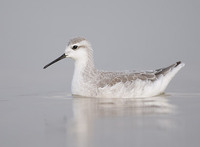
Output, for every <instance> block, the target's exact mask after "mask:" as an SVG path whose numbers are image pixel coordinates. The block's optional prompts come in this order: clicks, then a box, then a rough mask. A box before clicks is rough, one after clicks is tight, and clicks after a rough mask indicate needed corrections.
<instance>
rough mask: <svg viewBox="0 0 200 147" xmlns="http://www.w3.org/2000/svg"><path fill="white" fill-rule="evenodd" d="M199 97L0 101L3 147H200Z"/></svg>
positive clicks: (62, 97)
mask: <svg viewBox="0 0 200 147" xmlns="http://www.w3.org/2000/svg"><path fill="white" fill-rule="evenodd" d="M199 98H200V94H198V93H193V94H183V93H182V94H179V93H167V94H166V95H163V96H159V97H152V98H146V99H104V98H82V97H74V98H73V97H72V96H70V95H68V96H67V95H66V93H62V92H55V93H48V94H39V95H37V94H27V95H18V96H16V97H10V99H3V98H2V99H1V100H0V116H1V121H0V130H1V131H0V138H1V141H0V146H2V147H11V146H29V147H36V146H37V147H40V146H41V147H45V146H46V147H55V146H59V147H68V146H70V147H93V146H95V147H102V146H104V147H110V146H115V147H121V146H149V147H155V146H159V147H168V146H181V147H188V146H198V145H199V136H200V129H199V124H200V116H199V115H198V112H199V111H200V102H199Z"/></svg>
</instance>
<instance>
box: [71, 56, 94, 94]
mask: <svg viewBox="0 0 200 147" xmlns="http://www.w3.org/2000/svg"><path fill="white" fill-rule="evenodd" d="M95 73H96V69H95V66H94V62H93V57H91V58H85V59H80V60H76V61H75V69H74V75H73V80H72V87H71V88H72V94H76V95H83V94H84V93H82V92H83V91H85V90H84V88H87V86H89V85H88V82H89V81H90V80H91V78H92V77H93V76H95ZM91 76H92V77H91Z"/></svg>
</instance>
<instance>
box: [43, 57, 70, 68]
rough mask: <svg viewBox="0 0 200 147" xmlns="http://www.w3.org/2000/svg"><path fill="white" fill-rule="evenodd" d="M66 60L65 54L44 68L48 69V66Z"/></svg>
mask: <svg viewBox="0 0 200 147" xmlns="http://www.w3.org/2000/svg"><path fill="white" fill-rule="evenodd" d="M64 58H66V55H65V54H63V55H62V56H60V57H58V58H57V59H56V60H54V61H52V62H51V63H49V64H47V65H46V66H44V68H43V69H45V68H47V67H48V66H50V65H52V64H54V63H56V62H58V61H60V60H62V59H64Z"/></svg>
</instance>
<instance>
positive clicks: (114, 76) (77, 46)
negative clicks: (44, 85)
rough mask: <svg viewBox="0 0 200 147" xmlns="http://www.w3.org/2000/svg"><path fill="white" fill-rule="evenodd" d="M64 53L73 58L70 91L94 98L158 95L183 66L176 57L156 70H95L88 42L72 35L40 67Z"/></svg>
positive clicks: (61, 57) (56, 60) (57, 59)
mask: <svg viewBox="0 0 200 147" xmlns="http://www.w3.org/2000/svg"><path fill="white" fill-rule="evenodd" d="M66 57H68V58H72V59H74V61H75V68H74V74H73V78H72V84H71V91H72V95H74V96H83V97H94V98H145V97H154V96H158V95H161V94H163V93H164V91H165V89H166V87H167V86H168V84H169V82H170V81H171V80H172V78H173V77H174V76H175V75H176V74H177V72H178V71H179V70H180V69H181V68H182V67H184V66H185V64H184V63H182V62H181V61H178V62H176V63H174V64H172V65H170V66H168V67H165V68H159V69H156V70H144V71H137V70H130V71H118V72H112V71H104V70H98V69H97V68H96V67H95V64H94V58H93V49H92V46H91V43H90V42H89V41H88V40H86V39H85V38H83V37H76V38H73V39H71V40H70V41H69V43H68V45H67V46H66V49H65V52H64V54H62V55H61V56H60V57H58V58H56V59H55V60H53V61H52V62H50V63H49V64H47V65H46V66H44V67H43V68H44V69H46V68H47V67H49V66H50V65H52V64H54V63H56V62H58V61H60V60H62V59H64V58H66Z"/></svg>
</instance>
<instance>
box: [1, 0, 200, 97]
mask: <svg viewBox="0 0 200 147" xmlns="http://www.w3.org/2000/svg"><path fill="white" fill-rule="evenodd" d="M199 8H200V1H198V0H163V1H160V0H150V1H149V0H142V1H141V0H137V1H135V0H130V1H128V0H125V1H114V0H113V1H107V0H101V1H93V0H87V1H76V0H71V1H70V0H58V1H49V0H34V1H29V0H17V1H15V0H9V1H7V0H1V1H0V21H1V23H0V32H1V33H0V39H1V43H0V49H1V54H0V67H1V78H0V80H1V81H0V86H1V88H4V89H7V88H11V87H14V88H18V87H21V88H23V87H24V88H27V89H26V92H25V91H23V92H22V91H19V93H21V92H22V93H29V92H30V91H31V90H33V91H32V92H44V91H45V90H46V91H53V90H55V91H67V92H68V93H70V84H71V77H72V74H73V62H72V61H71V60H70V59H67V60H65V61H61V62H60V63H57V64H55V65H54V66H52V67H50V68H49V69H47V70H46V71H45V70H43V69H42V67H43V66H44V65H46V64H47V63H49V62H50V61H52V60H53V59H55V58H57V57H58V56H60V55H61V54H62V53H63V52H64V49H65V46H66V44H67V42H68V40H69V39H71V38H73V37H76V36H83V37H85V38H87V39H88V40H90V42H91V43H92V45H93V49H94V51H95V53H94V56H95V63H96V66H97V68H101V69H105V70H127V69H140V70H144V69H156V68H160V67H165V66H168V65H170V64H172V63H174V62H176V61H178V60H181V61H183V62H185V63H186V67H185V68H184V69H183V70H182V71H180V73H179V74H178V75H177V76H176V79H174V81H172V83H171V84H170V86H169V87H168V89H167V91H170V92H199V86H200V84H199V81H200V78H199V73H198V72H199V71H200V68H199V62H200V59H199V53H200V36H199V33H200V27H199V26H200V17H199V15H200V9H199ZM180 86H182V87H180ZM15 90H16V89H15ZM5 93H6V92H5ZM30 93H31V92H30Z"/></svg>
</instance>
